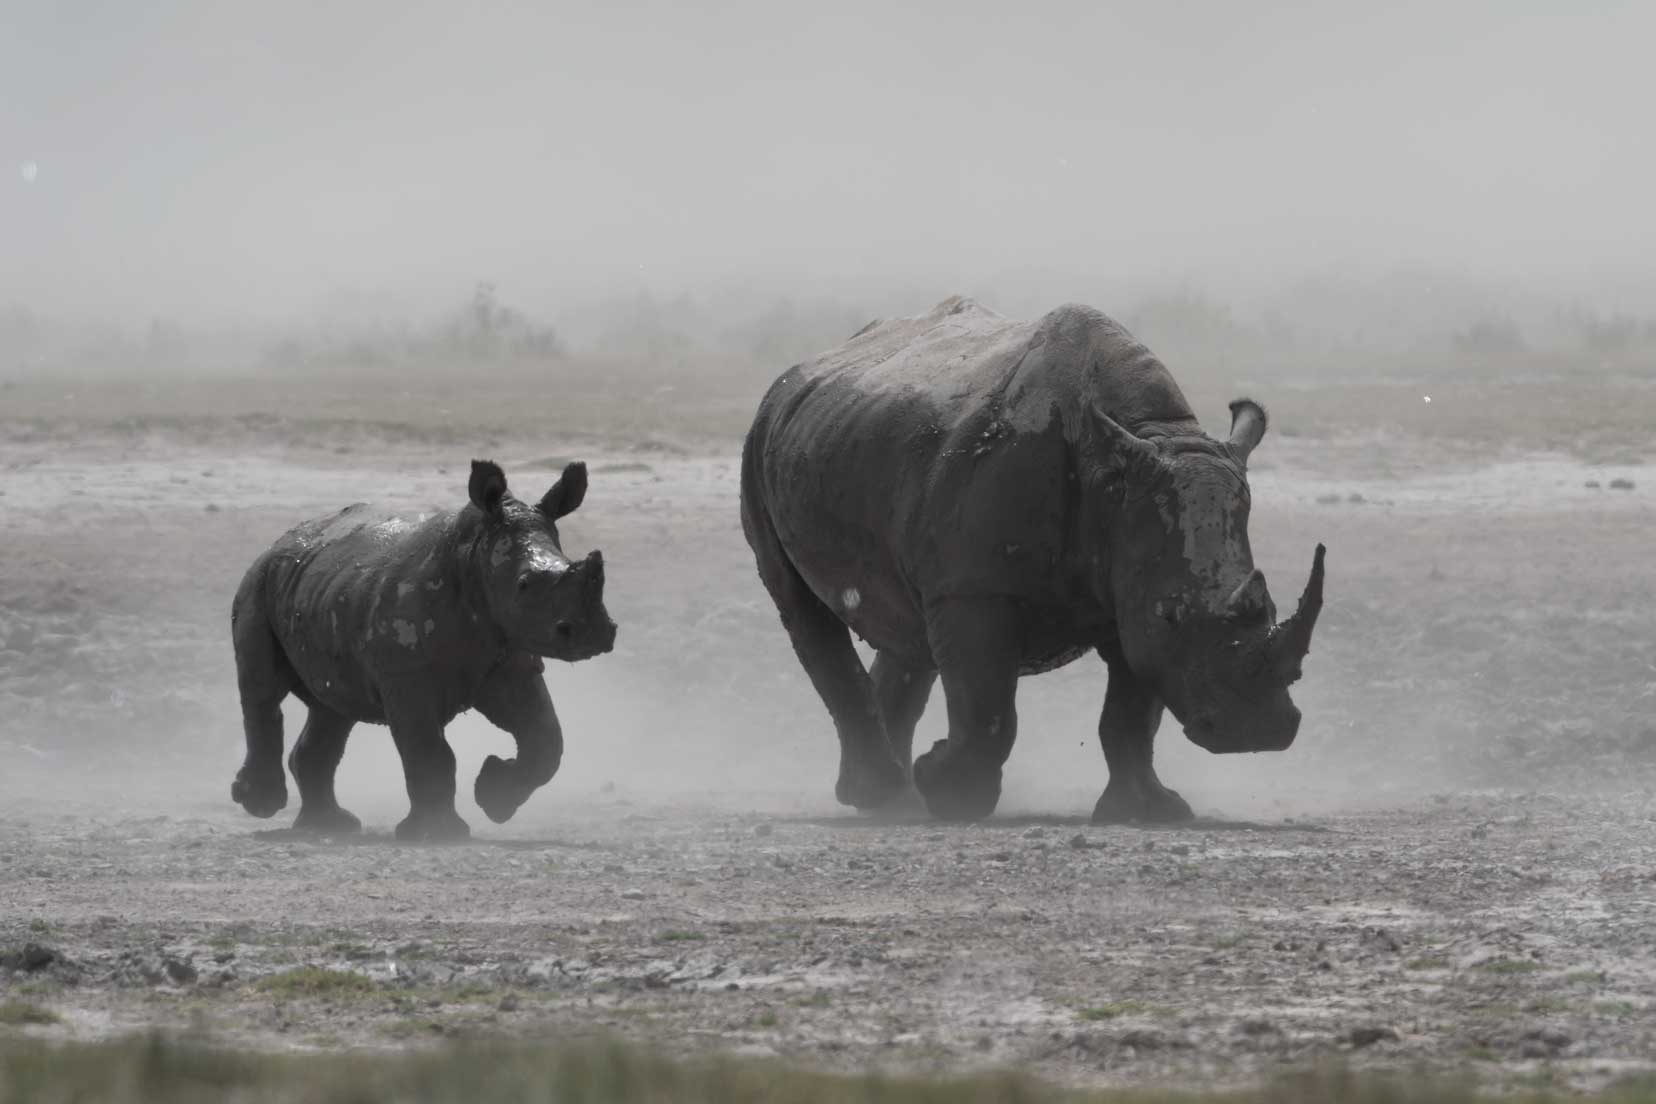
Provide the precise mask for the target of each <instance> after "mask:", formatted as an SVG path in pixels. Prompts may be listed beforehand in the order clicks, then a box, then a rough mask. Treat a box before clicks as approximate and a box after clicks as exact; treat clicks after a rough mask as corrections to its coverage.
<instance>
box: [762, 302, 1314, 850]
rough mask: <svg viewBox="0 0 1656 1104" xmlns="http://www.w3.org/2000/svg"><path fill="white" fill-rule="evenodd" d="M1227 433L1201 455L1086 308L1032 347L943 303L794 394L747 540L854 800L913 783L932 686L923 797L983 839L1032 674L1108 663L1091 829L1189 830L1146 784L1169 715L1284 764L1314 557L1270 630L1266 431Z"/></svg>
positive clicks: (795, 374) (1244, 428) (790, 390)
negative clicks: (1260, 551)
mask: <svg viewBox="0 0 1656 1104" xmlns="http://www.w3.org/2000/svg"><path fill="white" fill-rule="evenodd" d="M1231 414H1232V423H1231V433H1230V438H1229V439H1228V440H1225V441H1218V440H1214V439H1212V438H1210V437H1208V436H1206V435H1205V434H1204V433H1203V432H1202V429H1201V426H1200V425H1199V424H1198V422H1197V420H1196V417H1195V415H1194V414H1193V413H1192V412H1191V409H1190V405H1189V403H1187V402H1186V401H1185V398H1184V396H1183V395H1182V394H1181V393H1180V391H1179V388H1178V385H1177V384H1175V383H1174V382H1173V377H1172V376H1171V375H1170V374H1169V373H1168V371H1167V369H1166V368H1165V367H1163V365H1162V364H1161V362H1160V361H1159V360H1157V359H1156V358H1155V357H1154V356H1153V355H1152V354H1151V353H1150V351H1149V350H1148V349H1146V348H1145V347H1144V346H1143V345H1141V344H1139V343H1138V342H1137V341H1135V340H1134V339H1133V337H1132V335H1131V334H1129V333H1128V332H1127V331H1126V330H1125V329H1124V328H1123V327H1122V326H1121V325H1119V324H1118V323H1116V322H1114V321H1112V320H1111V319H1109V318H1107V317H1106V316H1104V315H1103V314H1100V313H1099V312H1098V311H1096V310H1092V309H1091V308H1088V307H1084V306H1064V307H1060V308H1058V309H1057V310H1055V311H1053V312H1051V313H1050V314H1048V315H1046V316H1045V317H1044V318H1042V319H1040V320H1039V321H1037V322H1033V323H1028V322H1017V321H1011V320H1008V319H1005V318H1002V317H1001V316H999V315H997V314H995V313H994V312H993V311H990V310H987V309H985V308H983V307H981V306H979V305H978V304H976V303H974V302H972V301H970V300H966V299H960V298H953V299H948V300H945V301H944V302H943V303H941V304H939V305H938V306H937V307H935V308H934V309H933V310H932V311H931V312H929V313H927V314H924V315H921V316H918V317H915V318H905V319H898V320H894V321H889V322H876V323H873V324H870V325H869V326H867V327H865V328H864V329H863V330H862V331H860V332H859V333H858V334H856V335H855V336H854V337H853V338H852V339H851V340H850V341H849V342H847V343H846V344H844V345H842V346H840V347H839V348H837V349H833V350H831V351H829V352H827V353H824V354H822V355H821V356H819V357H817V358H816V359H815V360H812V361H810V362H808V363H805V364H801V365H797V366H795V367H793V368H791V369H789V370H788V371H787V372H785V373H783V375H782V376H781V378H779V379H778V380H777V381H776V382H775V384H773V385H772V386H771V388H770V390H769V391H768V392H767V393H766V395H765V398H764V400H763V402H762V403H761V404H760V406H759V411H758V415H757V416H756V417H755V419H754V422H753V427H752V429H751V431H750V432H749V433H748V436H747V441H746V444H745V447H744V449H743V454H742V525H743V530H744V532H745V533H746V535H747V540H748V544H749V546H750V547H751V548H752V549H753V553H754V556H755V558H756V559H757V561H758V565H759V574H760V577H761V578H762V579H763V581H764V584H765V587H766V589H767V590H768V591H769V592H770V595H771V597H772V598H773V599H774V601H775V602H776V606H777V609H778V610H779V611H780V613H781V615H782V623H783V625H784V626H785V627H786V628H787V631H788V634H789V636H790V637H791V638H792V642H793V646H794V651H795V652H796V653H797V655H798V657H799V661H800V663H801V664H802V665H803V666H804V668H805V670H806V673H807V674H808V675H809V676H810V678H811V681H812V682H813V684H814V685H815V687H816V690H817V692H818V694H820V695H821V697H822V700H823V703H824V704H825V705H826V706H827V707H828V712H829V713H830V714H831V715H832V717H833V721H834V725H835V728H836V729H837V730H838V734H839V740H840V770H839V780H838V784H837V786H836V787H835V794H836V796H837V797H838V798H839V800H840V801H841V802H842V803H845V804H848V805H854V806H857V807H858V808H868V807H873V806H878V805H880V804H882V803H883V802H885V801H887V800H888V799H890V798H891V797H893V796H894V795H895V794H896V793H897V792H898V791H899V790H901V789H902V788H903V787H904V786H905V783H906V778H907V776H908V774H909V773H910V770H909V766H910V754H911V747H912V743H913V739H914V727H915V724H916V722H917V721H918V720H919V718H920V714H921V711H922V710H923V709H924V708H925V705H926V700H927V698H928V696H929V695H930V693H931V688H932V685H933V683H934V682H935V681H936V679H937V677H938V675H939V673H941V675H942V679H943V691H944V695H945V696H946V698H947V704H948V715H949V735H948V739H947V740H940V741H938V742H937V743H936V744H934V745H933V747H932V748H931V750H930V751H928V752H926V753H925V754H924V755H922V756H920V757H919V758H918V759H916V760H914V761H913V766H912V777H913V782H914V786H915V788H916V789H918V790H919V792H920V795H921V796H922V797H923V798H924V799H925V802H926V805H927V807H928V809H929V810H930V811H931V812H932V814H933V815H935V816H939V817H944V818H948V819H974V818H978V817H983V816H987V815H989V814H990V813H991V812H993V811H994V808H995V805H996V803H997V802H998V800H999V798H1000V784H1001V766H1002V764H1003V763H1005V761H1006V758H1007V756H1008V754H1009V753H1010V752H1011V749H1012V743H1013V739H1014V738H1015V736H1016V734H1017V713H1016V710H1015V708H1014V697H1015V694H1016V690H1017V681H1018V678H1019V676H1020V675H1027V674H1035V673H1038V672H1042V671H1047V670H1051V669H1052V668H1055V667H1058V666H1060V665H1062V664H1065V663H1068V662H1070V661H1071V660H1073V659H1076V658H1077V657H1079V656H1081V655H1082V654H1084V653H1086V652H1088V651H1090V650H1093V649H1096V650H1097V651H1098V652H1099V654H1100V655H1101V656H1102V657H1103V659H1104V662H1105V664H1106V665H1107V666H1108V668H1109V689H1108V692H1107V694H1106V696H1105V699H1104V712H1103V717H1102V718H1101V720H1100V721H1099V726H1098V732H1099V739H1100V741H1101V742H1102V744H1103V747H1104V759H1105V762H1106V763H1107V764H1108V766H1109V771H1110V778H1109V784H1108V786H1107V787H1106V788H1105V790H1104V793H1103V796H1102V797H1100V798H1099V800H1098V804H1097V806H1096V807H1095V808H1094V809H1093V820H1095V821H1098V822H1115V821H1134V820H1139V821H1175V820H1184V819H1188V818H1189V817H1190V816H1191V815H1192V814H1191V810H1190V806H1189V805H1188V804H1186V803H1185V801H1184V800H1183V799H1182V798H1181V797H1179V795H1178V794H1177V793H1175V792H1174V791H1172V790H1170V789H1168V788H1167V787H1166V786H1163V785H1162V784H1161V782H1160V780H1159V779H1158V778H1157V777H1156V772H1155V769H1154V768H1153V766H1152V764H1151V749H1152V742H1153V739H1154V736H1155V733H1156V728H1157V726H1158V725H1159V723H1160V721H1161V716H1162V710H1163V708H1164V707H1166V708H1167V709H1170V710H1172V712H1173V715H1174V716H1175V717H1176V718H1178V720H1179V721H1180V722H1181V723H1182V724H1183V725H1184V729H1185V734H1186V735H1187V736H1188V737H1189V738H1190V739H1191V740H1192V741H1194V742H1195V743H1196V744H1198V745H1199V746H1201V747H1203V748H1206V749H1207V750H1209V751H1213V752H1238V751H1267V750H1279V749H1282V748H1286V747H1287V746H1288V745H1289V744H1291V743H1292V742H1293V740H1294V736H1295V733H1296V732H1297V730H1298V728H1299V722H1300V713H1299V710H1298V709H1296V708H1295V706H1294V704H1293V702H1292V701H1291V700H1290V698H1289V695H1288V686H1289V684H1290V683H1292V682H1293V681H1294V680H1295V679H1297V678H1299V676H1300V663H1301V661H1302V660H1303V658H1304V657H1305V655H1306V653H1307V651H1308V650H1309V647H1310V643H1311V631H1312V628H1313V627H1314V626H1315V624H1316V620H1317V614H1318V611H1319V610H1320V609H1321V607H1322V586H1323V548H1322V546H1321V545H1318V547H1317V550H1316V555H1315V558H1314V559H1313V561H1312V567H1311V577H1310V581H1309V583H1308V584H1307V586H1306V588H1305V593H1304V596H1303V597H1302V598H1301V599H1300V605H1299V610H1298V612H1297V613H1296V614H1294V615H1293V616H1292V617H1290V618H1288V619H1287V620H1286V621H1284V622H1282V623H1281V624H1277V623H1276V610H1275V607H1274V606H1273V604H1272V602H1271V597H1270V594H1269V592H1268V591H1267V590H1266V586H1265V578H1264V576H1263V575H1262V574H1261V573H1260V572H1259V570H1258V569H1257V568H1255V567H1254V563H1253V555H1252V553H1251V551H1250V549H1249V546H1248V507H1249V498H1248V481H1247V468H1246V465H1247V459H1248V454H1249V453H1250V452H1252V451H1253V449H1254V447H1255V446H1256V445H1258V444H1259V441H1260V439H1261V438H1262V437H1263V436H1264V434H1265V426H1266V419H1265V411H1264V409H1263V408H1261V407H1260V406H1259V405H1258V404H1257V403H1254V402H1252V401H1250V400H1248V399H1239V400H1238V401H1236V402H1234V403H1232V404H1231ZM848 627H849V629H850V630H851V631H855V632H856V633H857V635H858V636H860V637H861V638H863V639H864V640H866V641H868V642H869V643H871V644H872V645H873V646H874V647H875V649H876V655H875V659H874V665H873V670H872V673H870V672H869V671H867V670H865V669H864V667H863V664H862V661H861V660H860V659H859V658H858V656H857V653H856V651H855V650H854V649H853V647H852V643H851V636H850V632H848V631H847V629H848Z"/></svg>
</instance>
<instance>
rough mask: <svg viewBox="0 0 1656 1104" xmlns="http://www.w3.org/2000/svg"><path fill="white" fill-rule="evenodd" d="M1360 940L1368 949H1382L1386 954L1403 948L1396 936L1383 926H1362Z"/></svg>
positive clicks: (1394, 952) (1395, 952)
mask: <svg viewBox="0 0 1656 1104" xmlns="http://www.w3.org/2000/svg"><path fill="white" fill-rule="evenodd" d="M1362 941H1363V945H1364V946H1365V947H1367V948H1369V949H1370V950H1376V951H1383V952H1385V953H1387V954H1397V953H1398V952H1399V951H1401V950H1402V949H1403V945H1402V944H1401V943H1399V942H1398V941H1397V937H1396V936H1394V935H1392V933H1391V932H1389V931H1387V930H1386V929H1385V928H1364V929H1363V939H1362Z"/></svg>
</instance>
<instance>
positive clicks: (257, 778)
mask: <svg viewBox="0 0 1656 1104" xmlns="http://www.w3.org/2000/svg"><path fill="white" fill-rule="evenodd" d="M230 800H232V801H234V802H235V803H236V804H237V805H240V806H241V807H242V808H243V809H246V810H247V811H248V812H249V813H252V814H253V815H254V816H256V817H259V818H260V819H261V820H262V819H265V818H267V817H273V816H275V815H276V814H277V813H279V812H281V811H282V810H283V809H285V808H287V800H288V792H287V779H286V778H285V777H283V775H282V769H281V767H277V768H276V772H275V773H274V774H262V773H256V772H253V771H249V770H248V769H247V768H246V767H243V768H242V769H241V770H239V771H237V772H236V780H235V781H234V782H232V783H230Z"/></svg>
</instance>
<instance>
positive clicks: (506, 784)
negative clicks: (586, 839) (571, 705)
mask: <svg viewBox="0 0 1656 1104" xmlns="http://www.w3.org/2000/svg"><path fill="white" fill-rule="evenodd" d="M541 672H542V665H541V661H540V660H539V659H538V658H536V657H535V656H531V655H523V656H514V657H510V658H508V659H506V660H504V661H502V663H501V664H500V666H498V667H496V668H495V669H494V670H493V671H491V672H490V673H489V677H488V678H487V679H485V680H484V682H483V686H482V687H481V688H480V689H479V691H478V697H477V701H476V703H475V704H476V707H477V710H478V712H480V713H482V714H483V716H485V717H487V718H488V719H489V723H491V724H493V725H495V726H496V727H497V728H500V729H503V730H505V731H506V732H509V733H511V734H512V739H513V740H515V741H517V749H518V753H517V758H515V759H502V758H500V757H499V756H498V755H491V756H489V757H488V758H487V759H485V760H483V769H482V770H480V771H478V772H477V784H476V786H475V787H474V789H473V791H472V793H473V796H474V797H475V798H476V799H477V804H478V807H479V808H481V809H482V810H483V812H484V813H486V814H488V817H489V819H490V820H492V821H494V822H495V823H496V824H504V823H505V822H506V821H508V820H510V819H512V814H513V813H516V812H517V811H518V806H520V805H522V804H523V803H524V802H525V801H527V800H529V795H530V794H532V793H534V792H535V791H536V790H538V789H540V787H542V786H544V785H546V784H547V783H548V782H550V781H551V780H552V776H553V775H554V774H557V773H558V766H559V764H560V763H562V762H563V728H562V727H561V726H560V725H559V724H558V714H557V712H556V711H555V710H554V709H553V708H552V695H551V694H549V693H548V692H547V690H546V680H545V678H543V677H542V673H541Z"/></svg>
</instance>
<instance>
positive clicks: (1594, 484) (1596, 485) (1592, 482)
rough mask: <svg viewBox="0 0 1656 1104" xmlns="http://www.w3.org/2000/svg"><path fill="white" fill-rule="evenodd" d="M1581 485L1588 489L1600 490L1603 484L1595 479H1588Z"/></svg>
mask: <svg viewBox="0 0 1656 1104" xmlns="http://www.w3.org/2000/svg"><path fill="white" fill-rule="evenodd" d="M1583 486H1585V487H1586V488H1587V489H1588V490H1590V491H1596V490H1600V489H1601V488H1602V487H1603V486H1604V484H1602V483H1600V482H1599V481H1598V480H1596V479H1589V480H1588V481H1587V482H1586V483H1585V484H1583Z"/></svg>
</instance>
